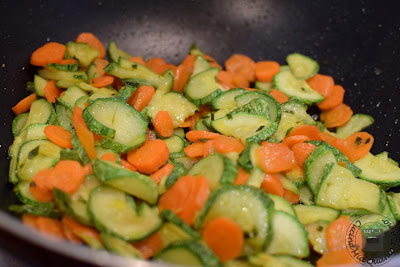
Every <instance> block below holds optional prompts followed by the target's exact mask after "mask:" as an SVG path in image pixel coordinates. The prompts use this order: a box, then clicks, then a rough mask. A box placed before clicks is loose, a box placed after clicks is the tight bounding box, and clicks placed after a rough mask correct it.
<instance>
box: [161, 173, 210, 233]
mask: <svg viewBox="0 0 400 267" xmlns="http://www.w3.org/2000/svg"><path fill="white" fill-rule="evenodd" d="M209 194H210V186H209V181H208V179H207V178H204V177H202V176H198V177H197V178H196V177H194V176H191V175H187V176H182V177H180V178H179V179H178V181H176V182H175V183H174V184H173V185H172V187H171V188H169V189H168V191H167V192H165V193H164V194H163V195H162V196H161V197H160V200H159V202H158V209H159V211H160V212H161V211H162V210H165V209H168V210H171V211H173V212H174V213H175V214H176V215H177V216H178V217H179V218H181V219H182V220H183V221H185V222H186V223H187V224H188V225H192V224H193V220H194V216H195V214H196V212H198V211H200V210H201V208H202V207H203V205H204V203H205V202H206V201H207V199H208V196H209Z"/></svg>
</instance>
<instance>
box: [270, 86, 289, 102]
mask: <svg viewBox="0 0 400 267" xmlns="http://www.w3.org/2000/svg"><path fill="white" fill-rule="evenodd" d="M269 94H270V95H271V96H272V97H273V98H275V100H276V101H278V103H279V104H283V103H285V102H288V101H289V97H288V96H287V95H285V93H283V92H281V91H279V90H278V89H274V90H272V91H271V92H269Z"/></svg>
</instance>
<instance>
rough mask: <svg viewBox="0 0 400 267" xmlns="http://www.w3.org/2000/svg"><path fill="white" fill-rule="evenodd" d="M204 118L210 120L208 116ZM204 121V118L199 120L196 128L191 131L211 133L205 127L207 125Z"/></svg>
mask: <svg viewBox="0 0 400 267" xmlns="http://www.w3.org/2000/svg"><path fill="white" fill-rule="evenodd" d="M205 117H206V119H210V116H209V115H206V116H205ZM204 120H205V119H204V118H201V119H200V120H199V121H198V122H197V123H196V126H194V129H193V130H195V131H210V132H212V130H211V129H209V128H208V127H207V124H206V122H205V121H204ZM210 121H211V119H210Z"/></svg>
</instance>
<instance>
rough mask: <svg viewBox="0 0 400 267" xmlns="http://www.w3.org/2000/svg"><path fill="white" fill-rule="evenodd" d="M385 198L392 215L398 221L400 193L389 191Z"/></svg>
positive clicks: (399, 219) (399, 216)
mask: <svg viewBox="0 0 400 267" xmlns="http://www.w3.org/2000/svg"><path fill="white" fill-rule="evenodd" d="M387 199H388V202H389V206H390V209H391V211H392V213H393V215H394V217H395V218H396V220H398V221H400V193H394V192H390V193H388V195H387Z"/></svg>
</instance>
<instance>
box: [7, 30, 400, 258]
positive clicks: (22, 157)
mask: <svg viewBox="0 0 400 267" xmlns="http://www.w3.org/2000/svg"><path fill="white" fill-rule="evenodd" d="M107 53H108V58H109V60H106V59H105V56H106V50H105V48H104V47H103V45H102V43H101V42H100V41H99V40H98V39H97V38H96V36H94V35H93V34H91V33H82V34H80V35H79V36H78V38H77V39H76V40H75V42H69V43H67V44H66V45H63V44H59V43H47V44H45V45H44V46H42V47H40V48H39V49H37V50H36V51H35V52H34V53H33V54H32V57H31V64H32V65H34V66H38V67H39V68H38V70H37V74H36V75H35V76H34V78H33V82H29V83H28V86H27V87H28V89H29V90H30V91H31V92H32V94H31V95H29V96H28V97H26V98H24V99H23V100H21V101H20V102H19V103H18V104H17V105H16V106H15V107H14V108H13V111H14V112H15V113H16V114H17V117H16V118H15V119H14V121H13V124H12V132H13V134H14V136H15V140H14V142H13V144H12V145H11V147H10V152H9V156H10V159H11V161H10V172H9V180H10V182H11V183H13V184H14V185H15V192H16V195H17V197H18V199H19V200H20V202H21V204H18V205H11V206H10V210H12V211H14V212H16V213H17V214H21V216H22V220H23V222H24V223H25V224H26V225H29V226H32V227H34V228H36V229H38V230H39V231H41V232H46V233H50V234H52V235H54V236H57V237H59V238H61V239H66V240H69V241H70V242H73V243H77V244H86V245H88V246H90V247H91V248H93V249H98V250H103V249H106V250H108V251H110V252H112V253H116V254H119V255H122V256H125V257H131V258H137V259H153V260H155V261H161V262H170V263H178V264H187V265H204V266H222V265H225V266H311V265H312V264H311V263H310V261H309V256H310V250H313V251H314V252H315V253H318V254H320V255H321V257H320V258H319V259H318V260H317V261H316V265H317V266H327V265H332V264H354V263H355V260H354V259H353V258H352V257H351V255H350V254H349V253H348V251H347V249H346V244H345V236H346V233H347V230H348V229H349V228H350V227H352V226H353V224H352V221H353V220H354V219H355V218H358V217H359V216H360V215H363V216H362V217H360V220H365V221H368V224H367V226H366V227H372V228H379V227H380V225H381V224H380V220H381V218H382V216H377V214H379V215H383V216H384V218H388V219H390V221H392V222H393V224H395V222H396V220H399V219H400V194H399V193H393V192H390V188H393V187H396V186H399V185H400V169H399V167H398V163H397V162H395V161H394V160H392V159H390V158H389V155H388V153H387V152H382V153H381V154H379V155H372V154H371V153H370V152H369V151H370V149H371V147H372V145H373V142H374V138H373V137H372V136H371V135H370V134H368V133H367V132H362V129H363V128H365V127H367V126H369V125H371V124H372V123H373V119H372V117H371V116H369V115H365V114H354V115H353V111H352V110H351V108H350V107H349V106H347V105H346V104H344V103H343V96H344V93H345V91H344V89H343V87H342V86H340V85H336V84H335V83H334V80H333V78H332V77H331V76H328V75H323V74H320V73H318V72H319V65H318V63H317V62H316V61H314V60H312V59H311V58H309V57H307V56H305V55H302V54H298V53H293V54H290V55H288V56H287V58H286V61H287V65H280V64H279V63H277V62H274V61H259V62H255V61H253V60H252V59H251V58H249V57H247V56H245V55H241V54H235V55H233V56H231V57H230V58H229V59H228V60H227V61H226V62H225V69H223V68H222V67H221V66H220V65H219V64H218V63H217V62H216V61H215V60H214V59H213V58H212V57H210V56H208V55H206V54H204V53H203V52H202V51H201V50H200V49H199V48H197V47H196V46H193V47H192V48H191V49H190V52H189V55H188V56H187V57H186V58H185V59H184V60H183V61H182V63H180V64H179V65H178V66H174V65H172V64H167V63H166V62H165V61H164V60H163V59H161V58H151V59H149V60H147V61H145V60H144V58H142V57H140V56H131V55H129V54H128V53H126V52H124V51H122V50H120V49H119V48H118V47H117V46H116V44H115V43H114V42H111V43H109V45H108V47H107ZM312 105H316V106H317V107H318V108H319V110H320V111H321V112H320V115H319V118H320V120H317V119H316V118H317V117H318V116H316V114H314V115H313V116H311V115H310V114H309V113H307V108H308V107H309V106H312ZM361 233H362V231H358V232H357V234H356V236H355V239H354V240H355V241H356V244H357V246H358V249H359V250H360V251H361V249H362V245H363V243H362V236H361ZM361 253H362V252H361Z"/></svg>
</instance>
